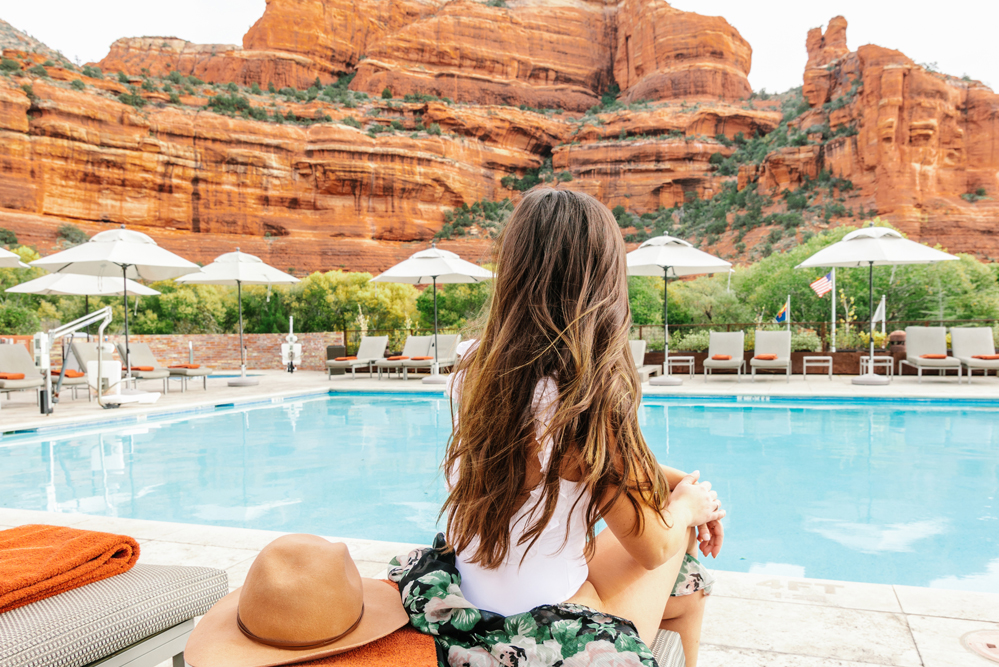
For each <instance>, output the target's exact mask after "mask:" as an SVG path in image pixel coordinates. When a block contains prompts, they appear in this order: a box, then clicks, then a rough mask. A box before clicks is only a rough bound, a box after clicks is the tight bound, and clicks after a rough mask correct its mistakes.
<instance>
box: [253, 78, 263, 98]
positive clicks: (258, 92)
mask: <svg viewBox="0 0 999 667" xmlns="http://www.w3.org/2000/svg"><path fill="white" fill-rule="evenodd" d="M250 92H251V93H253V94H254V95H263V91H262V90H260V86H259V85H258V84H257V82H256V81H254V82H253V83H252V84H250Z"/></svg>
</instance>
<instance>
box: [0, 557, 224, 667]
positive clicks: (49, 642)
mask: <svg viewBox="0 0 999 667" xmlns="http://www.w3.org/2000/svg"><path fill="white" fill-rule="evenodd" d="M228 592H229V583H228V578H227V576H226V573H225V571H223V570H216V569H212V568H207V567H185V566H163V565H142V564H137V565H136V566H135V567H133V568H132V569H131V570H129V571H128V572H125V573H123V574H116V575H115V576H113V577H109V578H107V579H103V580H101V581H96V582H93V583H90V584H87V585H85V586H81V587H79V588H75V589H73V590H71V591H66V592H65V593H60V594H58V595H54V596H52V597H50V598H46V599H44V600H39V601H38V602H32V603H31V604H28V605H25V606H23V607H18V608H17V609H12V610H10V611H7V612H4V614H3V619H2V622H0V626H2V629H3V631H2V632H0V635H2V636H3V641H0V665H37V666H38V667H50V666H55V665H98V664H100V665H101V666H102V667H103V666H107V667H124V666H126V665H127V666H128V667H156V665H158V664H160V663H162V662H164V661H167V660H171V659H172V661H173V665H174V667H178V666H183V665H184V645H185V644H186V643H187V638H188V636H189V635H190V634H191V630H193V629H194V619H195V617H197V616H200V615H202V614H204V613H205V612H206V611H208V609H209V608H210V607H211V606H212V605H213V604H215V603H216V602H218V601H219V600H220V599H221V598H222V597H223V596H225V595H226V594H227V593H228Z"/></svg>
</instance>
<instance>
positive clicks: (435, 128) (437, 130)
mask: <svg viewBox="0 0 999 667" xmlns="http://www.w3.org/2000/svg"><path fill="white" fill-rule="evenodd" d="M427 134H433V135H435V136H438V137H439V136H440V135H441V126H440V125H438V124H437V123H431V124H430V127H428V128H427Z"/></svg>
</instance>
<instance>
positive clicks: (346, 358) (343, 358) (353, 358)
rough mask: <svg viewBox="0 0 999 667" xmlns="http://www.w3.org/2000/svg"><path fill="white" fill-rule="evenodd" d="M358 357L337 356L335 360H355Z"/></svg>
mask: <svg viewBox="0 0 999 667" xmlns="http://www.w3.org/2000/svg"><path fill="white" fill-rule="evenodd" d="M355 359H357V357H337V358H336V359H334V360H333V361H354V360H355Z"/></svg>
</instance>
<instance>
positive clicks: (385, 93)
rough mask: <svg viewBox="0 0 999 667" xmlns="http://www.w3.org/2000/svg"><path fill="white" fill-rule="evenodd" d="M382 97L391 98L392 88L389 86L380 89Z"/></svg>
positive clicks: (384, 98)
mask: <svg viewBox="0 0 999 667" xmlns="http://www.w3.org/2000/svg"><path fill="white" fill-rule="evenodd" d="M382 99H383V100H390V99H392V90H391V89H390V88H385V90H383V91H382Z"/></svg>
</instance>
